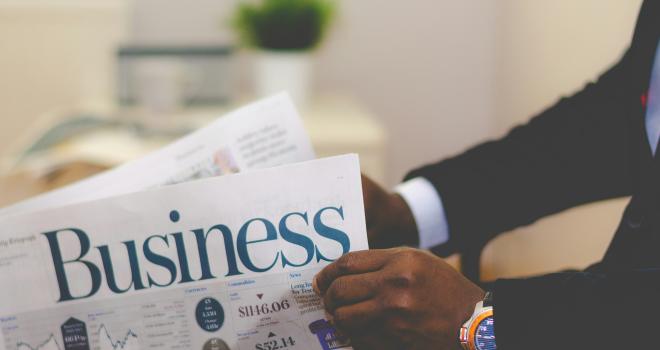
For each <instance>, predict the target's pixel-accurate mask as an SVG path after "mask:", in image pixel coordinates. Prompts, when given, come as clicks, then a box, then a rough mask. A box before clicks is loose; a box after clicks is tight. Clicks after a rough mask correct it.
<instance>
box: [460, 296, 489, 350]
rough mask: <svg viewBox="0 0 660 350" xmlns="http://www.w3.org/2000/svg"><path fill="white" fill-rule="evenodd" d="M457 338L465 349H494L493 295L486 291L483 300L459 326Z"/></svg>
mask: <svg viewBox="0 0 660 350" xmlns="http://www.w3.org/2000/svg"><path fill="white" fill-rule="evenodd" d="M458 339H459V341H460V343H461V346H462V347H463V349H465V350H495V349H497V347H496V346H495V322H494V319H493V296H492V294H491V293H490V292H487V293H486V297H485V298H484V300H482V301H480V302H478V303H477V306H476V307H475V308H474V313H473V314H472V317H470V319H469V320H467V322H465V323H464V324H463V327H461V331H460V333H459V336H458Z"/></svg>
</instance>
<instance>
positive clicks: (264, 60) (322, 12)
mask: <svg viewBox="0 0 660 350" xmlns="http://www.w3.org/2000/svg"><path fill="white" fill-rule="evenodd" d="M334 9H335V4H334V2H333V1H332V0H245V1H241V2H239V4H238V6H237V9H236V13H235V15H234V20H233V25H234V28H235V29H236V32H237V34H238V38H239V40H240V41H241V43H242V44H243V45H244V46H246V47H249V48H253V49H256V50H257V55H256V58H255V88H256V92H257V94H258V95H260V96H265V95H270V94H273V93H276V92H279V91H282V90H288V91H289V93H290V94H291V96H292V97H293V99H294V101H296V102H297V103H298V104H305V103H306V102H307V99H308V94H309V90H310V86H311V74H312V58H311V56H312V55H311V53H312V52H313V51H314V49H315V48H317V47H318V46H319V44H320V43H321V41H322V39H323V37H324V35H325V33H326V32H327V29H328V27H329V24H330V22H331V20H332V17H333V14H334Z"/></svg>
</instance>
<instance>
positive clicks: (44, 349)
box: [0, 97, 368, 350]
mask: <svg viewBox="0 0 660 350" xmlns="http://www.w3.org/2000/svg"><path fill="white" fill-rule="evenodd" d="M269 105H270V106H271V107H273V109H272V110H271V112H272V113H275V114H276V117H273V118H268V120H269V121H268V122H267V123H264V125H262V127H260V128H257V129H256V130H255V129H253V128H251V127H246V128H245V129H243V130H241V128H240V127H238V126H237V125H233V126H231V125H229V126H227V127H228V128H229V129H232V128H233V130H232V132H231V133H230V134H231V135H230V134H227V131H226V130H225V131H222V130H220V131H218V132H219V133H220V134H221V136H222V137H220V136H218V139H222V141H221V142H219V143H218V144H213V143H212V142H211V139H213V137H212V135H211V134H213V133H209V134H204V133H205V132H207V131H202V134H201V136H204V137H200V138H198V139H196V140H192V139H189V140H183V141H181V142H180V143H179V144H178V145H177V147H174V148H169V149H165V150H163V151H162V152H161V153H159V154H155V155H152V156H151V157H149V158H147V159H143V160H141V161H140V163H136V164H133V165H130V164H129V165H127V166H126V167H124V168H123V169H122V168H120V169H117V170H115V171H112V172H110V173H107V174H104V175H101V176H100V177H97V178H95V179H92V180H89V182H87V183H83V184H80V185H74V186H73V187H71V188H69V189H67V190H64V192H60V193H65V194H64V195H62V196H64V197H67V196H68V195H69V194H67V193H66V191H70V192H71V193H73V194H80V195H81V197H80V198H71V201H72V202H75V203H66V204H62V203H55V201H53V202H50V201H46V202H44V203H45V204H41V203H39V201H38V200H37V201H35V202H33V203H36V204H34V208H31V209H30V212H24V213H18V211H17V212H16V213H14V214H13V215H5V216H3V217H1V218H0V227H2V228H3V231H4V232H3V234H2V236H0V285H2V288H0V298H1V300H4V301H5V302H3V303H1V304H0V329H1V332H0V348H1V349H8V350H83V349H96V350H120V349H123V350H128V349H131V350H136V349H195V350H228V349H231V350H237V349H240V350H275V349H291V350H297V349H300V350H307V349H317V350H329V349H350V340H349V339H346V338H345V337H344V336H342V335H341V334H340V333H338V332H336V330H335V329H334V328H333V327H332V325H331V324H330V323H329V322H328V321H327V320H326V319H325V317H324V315H325V313H324V310H323V304H322V301H321V299H319V298H318V297H317V296H316V295H315V293H314V292H313V290H312V280H313V277H314V275H315V274H316V273H317V272H318V271H319V270H320V269H321V268H322V267H323V266H325V265H327V264H329V263H330V262H332V261H334V260H336V259H337V258H339V257H340V256H341V255H343V254H345V253H347V252H349V251H356V250H365V249H368V244H367V234H366V228H365V218H364V207H363V199H362V188H361V179H360V167H359V161H358V157H357V156H356V155H345V156H338V157H332V158H325V159H319V160H311V161H306V162H299V163H296V164H289V165H283V166H278V167H269V168H266V167H268V166H271V165H276V164H278V163H288V162H293V161H296V160H300V159H302V160H304V159H305V158H311V157H313V155H312V151H311V148H309V144H308V141H307V140H306V138H305V136H304V133H302V131H301V130H302V129H299V124H298V122H296V121H295V120H294V118H293V117H292V116H287V114H288V113H294V112H292V111H290V110H289V107H290V105H289V103H288V102H287V99H286V98H284V99H282V98H281V97H277V98H274V99H271V100H267V101H265V102H264V103H262V104H257V105H253V106H251V107H249V108H252V109H259V108H266V107H268V106H269ZM243 112H245V111H243ZM243 112H238V114H241V113H243ZM243 114H245V113H243ZM253 116H254V115H253ZM249 117H250V113H249V111H248V113H247V118H249ZM219 122H223V123H227V124H231V122H233V120H232V121H228V120H227V119H225V120H224V121H222V120H221V121H219ZM246 122H248V123H249V121H246ZM255 125H257V124H256V123H254V124H252V125H251V126H252V127H254V126H255ZM197 136H200V135H197ZM263 145H267V146H266V147H267V148H268V150H260V147H263ZM184 146H188V147H184ZM223 147H227V152H228V153H222V152H223V150H225V148H223ZM184 149H185V150H188V151H189V152H188V153H186V152H179V151H183V150H184ZM219 152H220V153H219ZM226 155H230V157H229V158H231V160H228V159H227V158H222V160H217V159H216V158H215V157H216V156H219V157H225V156H226ZM186 157H187V158H186ZM184 158H185V160H184ZM177 161H180V162H183V163H185V164H186V165H187V166H186V167H178V166H176V165H175V164H176V162H177ZM161 162H165V163H167V166H163V164H162V163H161ZM232 162H235V163H232ZM227 164H233V165H227ZM278 165H279V164H278ZM175 168H176V169H177V171H169V170H174V169H175ZM259 168H266V169H259ZM244 169H251V170H250V171H246V172H241V173H240V174H232V173H233V172H235V171H238V170H244ZM255 169H257V170H255ZM166 170H167V171H166ZM138 172H142V173H141V174H140V178H143V177H150V176H153V177H155V179H151V180H152V181H148V182H145V183H140V181H138V180H137V179H133V178H132V177H134V176H136V175H137V173H138ZM225 173H227V174H228V175H226V176H218V177H211V178H206V179H198V180H194V181H189V180H191V179H196V178H201V177H206V176H209V175H217V174H225ZM130 180H133V181H134V182H135V183H134V184H132V185H124V184H120V183H113V182H115V181H117V182H123V181H128V182H130ZM186 180H188V181H186ZM183 181H186V182H183ZM94 182H97V183H100V184H103V185H104V186H110V187H112V186H113V185H114V186H115V187H114V188H107V189H98V190H99V191H98V192H96V193H94V194H87V195H85V194H84V193H82V192H84V191H86V190H87V187H86V186H92V185H89V184H90V183H91V184H94ZM181 182H183V183H181ZM166 184H169V185H168V186H162V185H166ZM76 186H78V187H76ZM114 191H116V192H117V193H115V194H112V192H114ZM126 192H134V193H126ZM117 194H118V195H117ZM55 196H58V195H55ZM89 197H97V198H91V199H92V200H91V201H90V200H89V199H90V198H89ZM43 207H46V208H43ZM34 210H37V211H34Z"/></svg>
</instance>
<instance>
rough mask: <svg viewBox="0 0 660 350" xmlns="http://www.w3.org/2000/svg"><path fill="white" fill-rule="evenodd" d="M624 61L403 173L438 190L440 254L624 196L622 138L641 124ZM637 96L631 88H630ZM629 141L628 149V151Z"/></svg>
mask: <svg viewBox="0 0 660 350" xmlns="http://www.w3.org/2000/svg"><path fill="white" fill-rule="evenodd" d="M628 56H629V55H626V56H625V57H624V58H623V59H622V60H621V62H619V63H618V64H617V65H616V66H614V67H613V68H612V69H610V70H609V71H608V72H607V73H605V74H604V75H603V76H601V77H600V79H599V80H598V82H597V83H595V84H589V85H588V86H587V87H585V88H584V89H583V90H582V91H580V92H579V93H577V94H575V95H574V96H572V97H570V98H564V99H562V100H560V101H559V102H558V103H557V104H556V105H554V106H552V107H551V108H549V109H548V110H546V111H545V112H543V113H541V114H540V115H539V116H537V117H535V118H533V119H532V120H531V121H530V122H529V123H528V124H526V125H524V126H520V127H517V128H515V129H513V130H512V131H511V132H510V133H509V134H508V135H507V136H506V137H504V138H503V139H501V140H498V141H494V142H488V143H485V144H482V145H479V146H477V147H475V148H473V149H471V150H469V151H467V152H465V153H463V154H461V155H459V156H457V157H454V158H451V159H447V160H445V161H442V162H440V163H437V164H433V165H429V166H426V167H423V168H421V169H417V170H415V171H413V172H411V173H410V174H409V175H408V176H407V179H411V178H415V177H424V178H426V179H428V180H429V181H430V182H431V183H432V184H433V185H434V187H435V188H436V190H437V191H438V193H439V195H440V197H441V198H442V202H443V205H444V210H445V214H446V216H447V222H448V224H449V233H450V241H449V242H448V244H447V246H448V247H449V248H448V249H445V251H447V252H448V253H451V252H454V251H462V250H464V249H465V248H466V247H468V246H472V245H474V244H475V242H486V241H487V240H489V239H490V238H492V237H493V236H494V235H496V234H498V233H501V232H504V231H508V230H511V229H513V228H515V227H519V226H522V225H527V224H530V223H532V222H534V221H535V220H537V219H539V218H541V217H544V216H547V215H550V214H554V213H557V212H559V211H562V210H564V209H567V208H571V207H574V206H577V205H580V204H584V203H589V202H593V201H598V200H602V199H607V198H614V197H620V196H625V195H629V194H630V193H631V191H632V183H633V180H632V179H633V178H634V175H633V173H632V168H634V167H633V166H632V165H631V164H630V162H631V159H632V158H634V157H631V156H630V154H631V151H633V152H632V153H635V152H637V149H636V148H635V149H634V150H633V147H631V140H630V139H629V135H635V137H639V138H641V135H642V134H643V130H642V127H643V121H642V120H641V119H640V120H636V119H635V118H633V116H631V115H630V114H631V108H630V106H632V107H634V106H638V105H639V94H638V93H636V89H634V88H633V87H631V86H630V85H631V82H630V79H629V78H628V73H629V72H628V71H629V69H628V68H627V67H628V66H629V63H628V62H629V61H630V59H629V57H628ZM637 90H638V89H637ZM634 144H635V143H633V145H634Z"/></svg>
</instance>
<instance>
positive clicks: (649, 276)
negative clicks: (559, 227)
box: [492, 269, 660, 350]
mask: <svg viewBox="0 0 660 350" xmlns="http://www.w3.org/2000/svg"><path fill="white" fill-rule="evenodd" d="M492 290H493V302H494V308H493V311H494V319H495V338H496V341H497V347H498V349H504V350H518V349H520V350H524V349H553V350H556V349H565V350H571V349H651V348H657V346H658V343H657V332H658V329H660V303H658V296H660V269H650V270H637V271H621V272H610V273H602V274H601V273H591V272H570V273H559V274H553V275H548V276H543V277H538V278H532V279H526V280H499V281H497V282H495V283H494V287H493V288H492Z"/></svg>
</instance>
